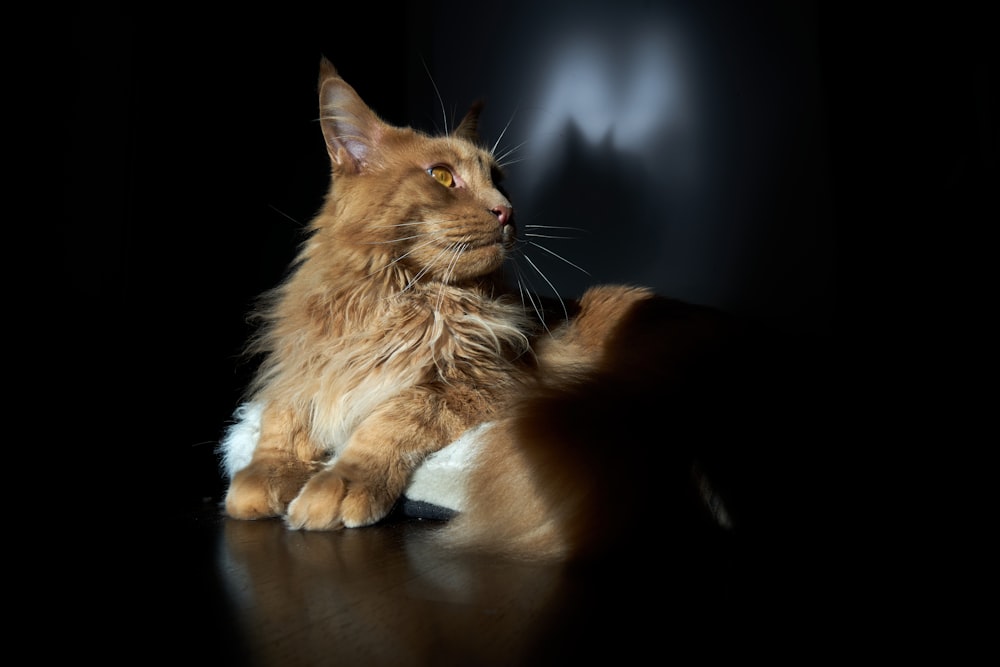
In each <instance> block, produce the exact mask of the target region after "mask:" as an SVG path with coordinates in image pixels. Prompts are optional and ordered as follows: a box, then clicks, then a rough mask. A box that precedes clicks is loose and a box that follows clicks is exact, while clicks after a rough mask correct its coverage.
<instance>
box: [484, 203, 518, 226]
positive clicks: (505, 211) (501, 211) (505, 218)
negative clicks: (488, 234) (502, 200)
mask: <svg viewBox="0 0 1000 667" xmlns="http://www.w3.org/2000/svg"><path fill="white" fill-rule="evenodd" d="M490 212H491V213H493V215H495V216H496V217H497V220H499V221H500V226H501V227H502V226H504V225H506V224H507V223H509V222H510V217H511V216H512V215H514V209H512V208H511V207H510V206H496V207H494V208H493V209H491V211H490Z"/></svg>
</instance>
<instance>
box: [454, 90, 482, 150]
mask: <svg viewBox="0 0 1000 667" xmlns="http://www.w3.org/2000/svg"><path fill="white" fill-rule="evenodd" d="M484 106H486V103H485V102H483V101H482V100H476V101H475V102H474V103H473V104H472V106H471V107H469V111H468V113H466V114H465V118H463V119H462V122H461V123H459V124H458V127H456V128H455V131H454V132H452V134H453V135H454V136H456V137H461V138H462V139H468V140H469V141H471V142H472V143H474V144H478V143H479V114H481V113H482V111H483V107H484Z"/></svg>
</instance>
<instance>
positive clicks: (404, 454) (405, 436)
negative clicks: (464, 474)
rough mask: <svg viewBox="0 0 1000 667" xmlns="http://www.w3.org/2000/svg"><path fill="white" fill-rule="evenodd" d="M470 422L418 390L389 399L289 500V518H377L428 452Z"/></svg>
mask: <svg viewBox="0 0 1000 667" xmlns="http://www.w3.org/2000/svg"><path fill="white" fill-rule="evenodd" d="M465 426H466V425H465V424H461V423H459V421H458V420H457V419H456V417H455V415H454V414H453V413H451V412H450V411H449V410H448V408H447V407H445V406H443V405H439V404H437V402H436V401H435V399H434V398H431V397H428V396H427V395H425V394H423V393H421V392H419V391H414V392H407V393H406V395H405V396H401V397H398V398H397V399H396V400H394V401H390V402H389V403H387V404H385V405H383V406H382V408H381V409H380V410H378V411H376V412H375V413H374V414H373V415H371V416H370V417H369V418H368V419H366V420H365V421H364V422H363V423H362V424H361V425H360V426H359V427H358V428H357V430H355V432H354V433H353V435H352V436H351V439H350V441H349V442H348V444H347V446H346V447H345V448H344V450H343V453H342V454H341V455H340V456H339V458H338V459H337V460H336V462H335V463H333V464H332V465H330V466H328V467H327V468H326V469H324V470H322V471H321V472H318V473H316V474H315V475H313V476H312V477H311V478H310V479H309V481H308V482H306V485H305V486H304V487H303V488H302V492H301V493H299V495H298V496H297V497H296V498H295V500H294V501H292V503H291V504H290V505H289V506H288V514H287V515H286V517H285V522H286V523H287V525H288V526H289V527H290V528H294V529H301V530H337V529H339V528H356V527H360V526H367V525H371V524H373V523H376V522H377V521H379V520H381V519H382V518H384V517H385V516H386V515H387V514H388V513H389V511H390V510H391V509H392V506H393V504H394V503H395V502H396V500H397V499H398V498H399V497H400V496H401V495H402V493H403V490H404V489H405V488H406V484H407V482H408V481H409V479H410V476H411V475H412V473H413V471H414V470H415V469H416V468H417V466H419V465H420V463H421V462H422V461H423V460H424V459H425V458H426V457H427V455H428V454H431V453H433V452H435V451H437V450H438V449H440V448H441V447H443V446H444V445H446V444H448V443H449V442H450V441H451V440H452V439H454V437H457V435H458V434H459V433H461V431H462V430H463V429H464V427H465Z"/></svg>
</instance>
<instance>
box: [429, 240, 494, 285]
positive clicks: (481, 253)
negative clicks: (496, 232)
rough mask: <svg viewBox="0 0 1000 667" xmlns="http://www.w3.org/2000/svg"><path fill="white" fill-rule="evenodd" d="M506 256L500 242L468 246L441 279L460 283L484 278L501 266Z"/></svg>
mask: <svg viewBox="0 0 1000 667" xmlns="http://www.w3.org/2000/svg"><path fill="white" fill-rule="evenodd" d="M506 257H507V252H506V248H505V247H504V245H503V244H502V243H494V244H491V245H487V246H480V247H478V248H469V249H467V250H466V251H465V252H464V253H463V254H462V259H461V261H459V262H458V263H456V265H455V266H454V267H452V268H451V269H450V270H449V271H448V273H447V275H443V276H441V279H442V280H443V281H444V282H447V283H462V282H467V281H469V280H477V279H479V278H484V277H486V276H489V275H490V274H492V273H494V272H495V271H497V270H498V269H499V268H500V267H501V266H503V263H504V260H505V259H506Z"/></svg>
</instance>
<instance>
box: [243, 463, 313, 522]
mask: <svg viewBox="0 0 1000 667" xmlns="http://www.w3.org/2000/svg"><path fill="white" fill-rule="evenodd" d="M314 471H315V466H314V465H313V464H309V463H304V462H300V461H291V462H284V463H281V464H274V463H273V462H253V463H251V464H250V465H248V466H247V467H246V468H244V469H242V470H240V471H238V472H237V473H236V474H234V475H233V479H232V482H230V484H229V489H228V491H226V514H228V515H229V516H230V517H232V518H234V519H264V518H267V517H274V516H281V515H282V514H284V513H285V508H286V507H288V503H289V502H290V501H291V500H292V498H294V497H295V496H296V494H298V493H299V490H300V489H301V488H302V486H303V485H304V484H305V483H306V480H308V479H309V477H310V476H311V475H312V474H313V473H314Z"/></svg>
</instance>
